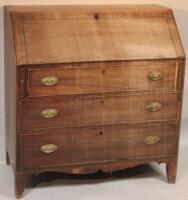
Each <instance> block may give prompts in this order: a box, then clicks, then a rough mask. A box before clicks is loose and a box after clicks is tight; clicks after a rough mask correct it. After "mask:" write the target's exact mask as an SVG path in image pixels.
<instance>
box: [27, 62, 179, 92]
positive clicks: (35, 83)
mask: <svg viewBox="0 0 188 200" xmlns="http://www.w3.org/2000/svg"><path fill="white" fill-rule="evenodd" d="M175 74H176V65H175V64H168V63H165V64H153V63H151V65H147V66H146V65H137V66H135V65H133V66H130V65H128V66H126V65H125V64H124V65H123V64H114V65H112V64H108V65H107V64H101V65H99V64H98V65H97V64H93V65H91V64H85V65H84V64H83V65H80V66H79V65H77V66H76V67H72V66H71V65H70V66H69V65H65V66H64V67H59V68H43V69H29V81H28V95H29V96H48V95H67V94H87V93H103V92H115V91H129V90H151V89H171V90H173V89H175V87H176V80H175V79H176V78H175V76H176V75H175Z"/></svg>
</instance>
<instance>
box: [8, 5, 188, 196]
mask: <svg viewBox="0 0 188 200" xmlns="http://www.w3.org/2000/svg"><path fill="white" fill-rule="evenodd" d="M184 69H185V54H184V51H183V48H182V44H181V41H180V37H179V34H178V30H177V26H176V24H175V20H174V16H173V13H172V10H170V9H168V8H164V7H161V6H154V5H147V6H146V5H137V6H128V5H127V6H122V5H120V6H9V7H6V8H5V87H6V88H5V89H6V152H7V153H6V155H7V163H8V164H11V165H12V166H13V169H14V174H15V191H16V196H17V197H21V195H22V193H23V190H24V187H25V183H26V181H27V178H28V177H29V176H30V175H38V174H40V173H43V172H47V171H55V172H65V173H72V174H88V173H95V172H97V171H99V170H100V171H103V172H111V171H114V170H122V169H125V168H129V167H134V166H137V165H141V164H145V163H150V162H157V163H166V166H167V177H168V182H169V183H174V182H175V179H176V170H177V160H178V143H179V133H180V121H181V108H182V92H183V79H184Z"/></svg>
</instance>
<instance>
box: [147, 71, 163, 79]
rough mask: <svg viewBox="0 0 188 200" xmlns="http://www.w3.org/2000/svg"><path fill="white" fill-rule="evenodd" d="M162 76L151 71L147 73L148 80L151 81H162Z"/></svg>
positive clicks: (160, 73)
mask: <svg viewBox="0 0 188 200" xmlns="http://www.w3.org/2000/svg"><path fill="white" fill-rule="evenodd" d="M163 77H164V75H163V73H162V72H158V71H153V72H149V73H148V79H149V80H151V81H158V80H161V79H163Z"/></svg>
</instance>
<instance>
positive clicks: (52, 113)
mask: <svg viewBox="0 0 188 200" xmlns="http://www.w3.org/2000/svg"><path fill="white" fill-rule="evenodd" d="M40 115H41V117H43V118H45V119H51V118H54V117H56V116H57V115H58V110H57V109H46V110H43V111H41V113H40Z"/></svg>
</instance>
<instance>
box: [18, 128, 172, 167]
mask: <svg viewBox="0 0 188 200" xmlns="http://www.w3.org/2000/svg"><path fill="white" fill-rule="evenodd" d="M20 152H21V166H22V167H23V168H35V167H44V166H49V165H63V164H76V163H94V162H99V161H101V162H102V161H112V160H120V159H129V158H139V157H142V158H143V157H154V156H169V155H173V154H175V152H176V125H173V124H171V125H169V124H165V125H164V124H163V125H161V124H160V125H150V126H143V125H142V126H141V125H139V126H138V125H137V126H132V125H131V126H125V125H113V126H112V125H110V126H101V127H100V126H98V127H87V128H86V127H85V128H69V129H63V130H59V131H54V132H53V131H52V132H49V133H43V134H40V133H39V134H28V135H21V151H20Z"/></svg>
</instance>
